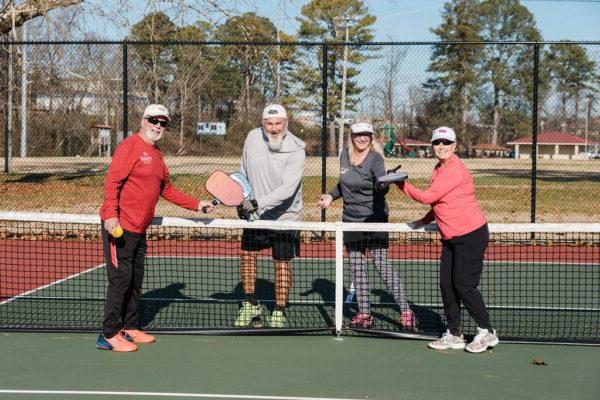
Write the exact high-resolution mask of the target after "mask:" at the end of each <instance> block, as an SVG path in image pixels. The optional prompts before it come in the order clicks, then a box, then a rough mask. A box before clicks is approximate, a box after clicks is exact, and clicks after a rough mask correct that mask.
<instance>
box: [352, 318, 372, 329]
mask: <svg viewBox="0 0 600 400" xmlns="http://www.w3.org/2000/svg"><path fill="white" fill-rule="evenodd" d="M374 324H375V321H374V320H373V316H372V315H371V314H356V316H355V317H354V318H352V321H350V326H351V327H352V328H360V329H371V328H372V327H373V325H374Z"/></svg>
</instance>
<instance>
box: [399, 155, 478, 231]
mask: <svg viewBox="0 0 600 400" xmlns="http://www.w3.org/2000/svg"><path fill="white" fill-rule="evenodd" d="M403 183H404V185H402V184H400V185H399V187H400V189H402V191H404V193H406V194H407V195H408V196H409V197H410V198H411V199H413V200H415V201H418V202H419V203H422V204H429V205H430V206H431V211H429V212H428V213H427V214H426V215H425V216H424V217H423V218H422V219H421V221H422V222H423V223H425V224H428V223H430V222H432V221H433V220H434V219H435V220H436V221H437V225H438V228H439V230H440V233H441V235H442V239H445V240H448V239H452V238H453V237H456V236H461V235H465V234H467V233H470V232H473V231H474V230H475V229H477V228H480V227H482V226H483V225H484V224H485V223H486V219H485V215H483V212H482V211H481V208H480V207H479V203H477V199H476V198H475V188H474V186H473V176H472V175H471V173H470V172H469V170H468V169H467V167H466V166H465V164H464V163H463V162H462V161H461V160H460V158H458V156H456V154H453V155H452V157H451V158H450V159H449V160H448V161H447V162H446V165H444V166H441V164H439V163H438V164H437V165H436V166H435V168H434V169H433V174H432V175H431V182H430V185H429V188H427V189H425V190H421V189H417V188H416V187H414V186H413V185H411V184H410V183H408V182H403Z"/></svg>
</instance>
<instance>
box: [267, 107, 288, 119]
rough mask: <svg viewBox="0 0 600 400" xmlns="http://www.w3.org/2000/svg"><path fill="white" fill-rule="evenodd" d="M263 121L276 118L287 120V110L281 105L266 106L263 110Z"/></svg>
mask: <svg viewBox="0 0 600 400" xmlns="http://www.w3.org/2000/svg"><path fill="white" fill-rule="evenodd" d="M262 117H263V119H267V118H271V117H276V118H285V119H287V113H286V112H285V108H283V106H282V105H281V104H271V105H269V106H266V107H265V109H264V110H263V116H262Z"/></svg>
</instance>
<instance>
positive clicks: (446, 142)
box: [431, 139, 454, 146]
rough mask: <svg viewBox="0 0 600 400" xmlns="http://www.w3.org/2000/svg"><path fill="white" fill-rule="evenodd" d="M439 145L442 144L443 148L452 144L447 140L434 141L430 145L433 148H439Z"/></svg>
mask: <svg viewBox="0 0 600 400" xmlns="http://www.w3.org/2000/svg"><path fill="white" fill-rule="evenodd" d="M440 143H442V144H443V145H444V146H450V145H451V144H452V143H454V142H453V141H451V140H448V139H436V140H434V141H433V142H431V144H432V145H434V146H439V144H440Z"/></svg>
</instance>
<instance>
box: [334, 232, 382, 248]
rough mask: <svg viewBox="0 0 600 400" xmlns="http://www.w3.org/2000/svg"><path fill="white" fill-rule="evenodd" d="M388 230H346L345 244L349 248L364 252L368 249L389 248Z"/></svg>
mask: <svg viewBox="0 0 600 400" xmlns="http://www.w3.org/2000/svg"><path fill="white" fill-rule="evenodd" d="M389 243H390V235H389V233H388V232H344V245H345V246H346V248H347V249H348V250H353V251H360V252H361V253H364V251H365V250H366V249H387V248H388V246H389Z"/></svg>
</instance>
